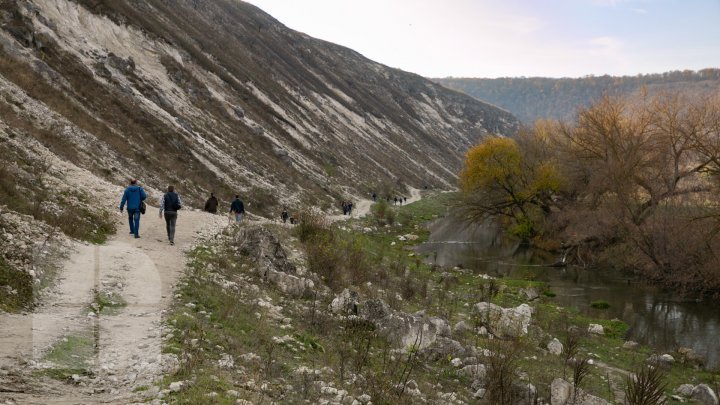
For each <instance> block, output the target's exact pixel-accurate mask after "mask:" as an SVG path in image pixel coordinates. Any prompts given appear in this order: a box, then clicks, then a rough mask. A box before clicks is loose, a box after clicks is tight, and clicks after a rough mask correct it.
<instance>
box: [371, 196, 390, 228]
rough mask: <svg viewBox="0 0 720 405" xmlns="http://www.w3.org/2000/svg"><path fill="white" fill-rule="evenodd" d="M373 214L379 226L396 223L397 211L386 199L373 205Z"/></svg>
mask: <svg viewBox="0 0 720 405" xmlns="http://www.w3.org/2000/svg"><path fill="white" fill-rule="evenodd" d="M371 211H372V215H373V218H374V219H375V223H377V225H378V226H385V225H392V224H394V223H395V211H394V210H393V209H392V208H391V207H390V204H388V203H387V201H385V200H382V199H381V200H379V201H378V202H377V203H375V204H373V206H372V209H371Z"/></svg>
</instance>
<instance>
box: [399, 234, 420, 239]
mask: <svg viewBox="0 0 720 405" xmlns="http://www.w3.org/2000/svg"><path fill="white" fill-rule="evenodd" d="M403 236H405V239H406V240H418V239H419V238H420V237H419V236H417V235H413V234H411V233H409V234H407V235H403Z"/></svg>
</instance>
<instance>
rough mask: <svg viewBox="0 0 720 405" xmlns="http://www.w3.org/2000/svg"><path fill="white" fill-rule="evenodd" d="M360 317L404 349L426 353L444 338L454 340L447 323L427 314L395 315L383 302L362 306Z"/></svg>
mask: <svg viewBox="0 0 720 405" xmlns="http://www.w3.org/2000/svg"><path fill="white" fill-rule="evenodd" d="M358 316H359V317H360V318H361V319H364V320H366V321H369V322H372V323H373V324H374V325H375V326H376V327H377V329H378V330H379V331H380V333H382V334H383V335H385V336H386V337H387V338H388V339H390V340H391V341H392V342H393V343H394V344H396V345H398V346H400V347H403V348H408V347H414V348H416V349H420V350H423V349H427V348H429V347H430V346H431V345H432V344H433V343H434V342H436V341H437V340H438V339H440V338H449V337H450V325H448V323H447V321H445V320H444V319H442V318H438V317H432V316H430V317H429V316H426V315H425V314H424V313H417V314H408V313H406V312H402V311H395V310H393V309H392V308H390V306H389V305H388V304H386V303H385V302H384V301H382V300H379V299H370V300H367V301H364V302H362V303H361V304H360V305H359V306H358ZM461 347H462V346H461ZM450 352H452V353H454V351H450Z"/></svg>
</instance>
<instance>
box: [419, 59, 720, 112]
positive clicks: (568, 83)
mask: <svg viewBox="0 0 720 405" xmlns="http://www.w3.org/2000/svg"><path fill="white" fill-rule="evenodd" d="M433 80H434V81H435V82H437V83H440V84H442V85H443V86H446V87H448V88H451V89H454V90H458V91H462V92H464V93H466V94H468V95H470V96H472V97H475V98H477V99H479V100H483V101H486V102H489V103H492V104H495V105H496V106H498V107H501V108H504V109H506V110H508V111H509V112H511V113H512V114H514V115H515V116H516V117H518V118H519V119H520V120H521V121H523V122H524V123H526V124H531V123H533V122H534V121H535V120H536V119H538V118H548V119H556V120H563V121H570V120H572V119H573V118H574V117H575V115H576V114H577V112H578V109H579V108H581V107H587V106H589V105H590V104H591V103H593V102H595V101H598V100H599V99H600V98H602V96H603V95H611V96H613V95H628V94H632V93H634V92H637V91H638V90H640V89H642V88H646V89H647V90H648V91H649V92H657V91H671V92H672V91H676V90H679V89H682V90H683V92H692V93H697V94H699V95H707V94H709V93H711V92H718V91H719V90H720V69H703V70H700V71H692V70H683V71H672V72H665V73H657V74H640V75H637V76H621V77H615V76H608V75H604V76H586V77H583V78H562V79H551V78H544V77H520V78H512V77H507V78H498V79H479V78H452V77H449V78H443V79H433Z"/></svg>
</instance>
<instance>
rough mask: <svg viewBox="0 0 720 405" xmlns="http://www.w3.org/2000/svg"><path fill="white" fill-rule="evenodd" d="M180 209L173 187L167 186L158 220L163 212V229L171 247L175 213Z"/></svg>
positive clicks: (175, 218) (173, 236) (175, 219)
mask: <svg viewBox="0 0 720 405" xmlns="http://www.w3.org/2000/svg"><path fill="white" fill-rule="evenodd" d="M206 205H207V204H206ZM180 208H182V202H181V201H180V196H179V195H178V194H177V193H176V192H175V187H173V186H168V188H167V193H165V195H163V198H162V200H160V218H162V217H163V211H164V212H165V229H166V230H167V236H168V240H169V241H170V244H171V245H174V244H175V222H177V212H178V210H179V209H180Z"/></svg>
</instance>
